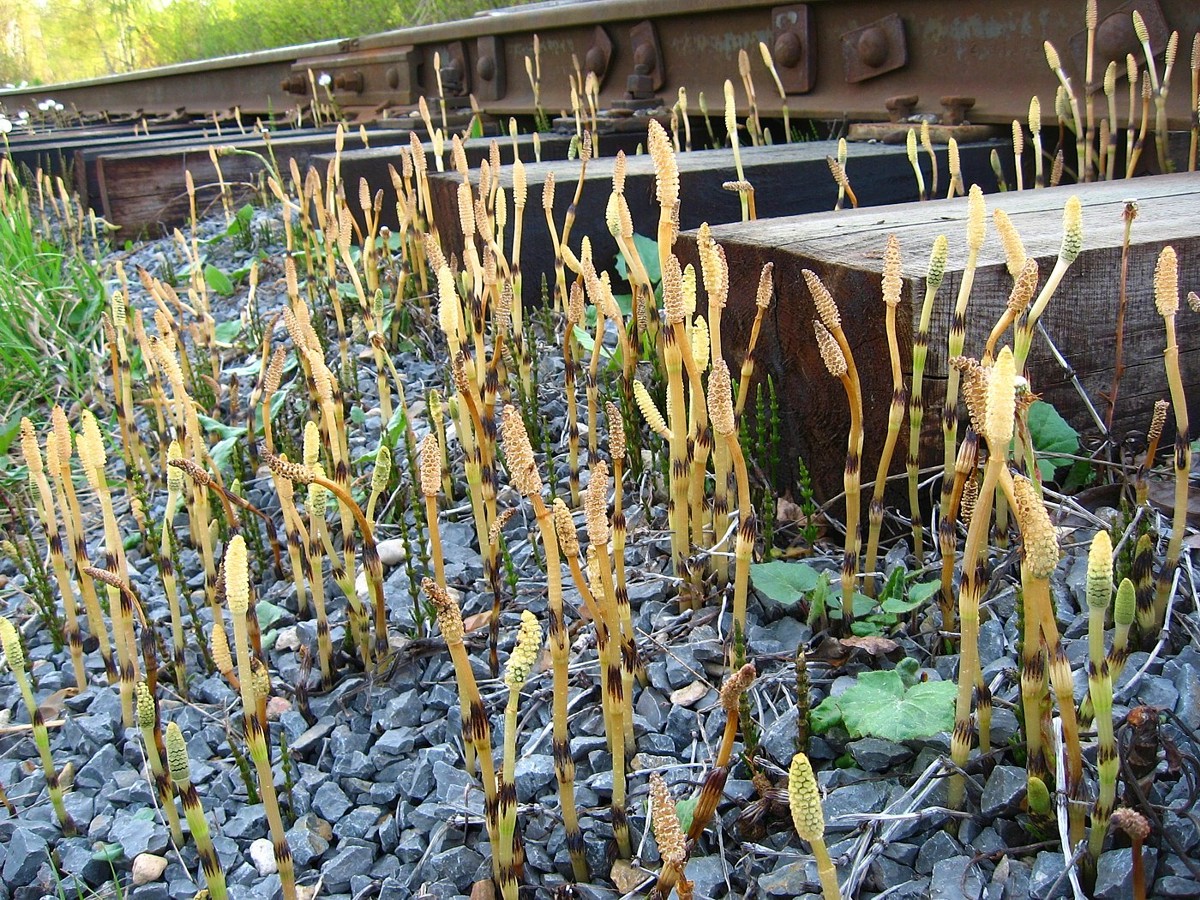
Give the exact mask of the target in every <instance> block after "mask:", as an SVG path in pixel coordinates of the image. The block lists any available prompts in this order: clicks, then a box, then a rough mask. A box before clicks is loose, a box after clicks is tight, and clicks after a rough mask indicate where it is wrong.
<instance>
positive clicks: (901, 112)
mask: <svg viewBox="0 0 1200 900" xmlns="http://www.w3.org/2000/svg"><path fill="white" fill-rule="evenodd" d="M918 99H919V98H918V97H917V95H916V94H903V95H901V96H899V97H888V98H887V99H886V100H884V101H883V105H884V106H885V107H887V111H888V119H889V120H891V121H892V122H903V121H904V120H905V119H907V118H908V117H909V116H911V115H912V114H913V112H914V111H915V110H916V108H917V100H918Z"/></svg>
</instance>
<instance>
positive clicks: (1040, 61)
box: [0, 0, 1200, 128]
mask: <svg viewBox="0 0 1200 900" xmlns="http://www.w3.org/2000/svg"><path fill="white" fill-rule="evenodd" d="M1082 7H1083V4H1082V3H1080V2H1078V0H1052V2H1044V0H1010V2H1005V3H994V2H985V0H920V2H913V0H907V2H905V0H893V2H887V0H838V2H833V0H818V2H810V3H797V4H787V5H780V4H777V3H766V2H760V0H663V2H658V3H645V2H635V0H589V2H577V3H543V4H532V5H530V6H524V7H518V8H515V9H511V10H503V11H497V12H491V13H487V14H483V15H480V16H476V17H474V18H471V19H466V20H463V21H458V22H451V23H447V24H442V25H431V26H423V27H418V28H410V29H402V30H398V31H389V32H384V33H382V34H374V35H369V36H364V37H357V38H348V39H345V40H341V41H326V42H322V43H317V44H307V45H302V46H298V47H290V48H284V49H279V50H270V51H265V52H262V53H254V54H247V55H242V56H233V57H227V58H224V59H217V60H210V61H205V62H196V63H187V64H184V65H177V66H170V67H166V68H160V69H150V70H146V71H141V72H133V73H129V74H125V75H117V76H112V77H107V78H97V79H92V80H89V81H81V82H74V83H69V84H57V85H48V86H40V87H36V88H24V89H20V90H6V91H0V104H3V106H4V108H5V109H6V110H8V111H9V114H10V115H11V114H14V113H16V112H18V111H19V110H21V109H25V110H27V111H29V112H30V114H31V115H32V116H34V117H35V119H40V120H42V121H44V123H45V124H47V125H50V124H53V123H55V122H56V121H61V122H70V121H73V120H83V121H93V122H94V121H97V120H103V119H104V118H105V117H107V118H108V119H109V120H111V119H113V118H125V119H134V120H139V119H140V118H141V117H147V118H151V119H153V118H159V117H163V116H170V117H175V118H177V119H182V118H189V117H190V118H202V119H206V118H211V117H212V115H213V114H214V113H216V114H217V115H218V116H219V117H225V118H226V119H231V118H232V116H233V114H234V110H235V109H238V110H240V113H241V115H242V116H243V117H244V118H245V119H246V120H247V121H252V118H253V117H265V116H267V115H269V114H274V115H276V116H283V115H285V113H286V112H287V111H289V110H294V109H296V108H298V107H299V108H303V107H305V106H307V105H309V104H310V103H311V101H312V100H313V92H314V90H315V91H316V92H317V95H318V98H319V99H320V100H321V101H322V102H325V101H327V100H328V99H329V98H332V101H333V102H334V103H336V104H337V106H338V108H339V109H340V110H341V112H342V114H343V115H344V116H345V118H346V119H347V120H348V121H352V122H358V121H366V122H375V121H378V120H383V119H389V118H396V117H404V116H407V115H408V114H409V113H410V112H411V111H412V110H413V109H414V108H415V106H416V104H417V102H418V99H419V98H420V97H422V96H424V97H427V98H430V100H431V101H432V99H433V98H435V97H438V96H439V95H444V96H445V98H446V101H447V103H448V104H449V105H451V106H452V107H453V106H460V107H461V106H466V105H468V104H469V98H471V97H474V99H475V101H476V103H477V104H478V105H479V107H480V108H481V109H483V110H484V111H486V112H487V113H490V114H493V115H496V116H510V115H532V114H534V112H535V111H536V110H537V108H538V107H541V108H542V109H545V110H548V111H550V112H551V114H555V113H558V112H559V111H563V110H566V111H569V110H570V109H571V96H570V86H569V77H570V76H571V75H572V74H573V73H575V72H576V71H577V70H578V71H582V72H583V73H585V74H587V73H591V74H593V75H595V77H596V79H597V81H598V85H599V91H598V97H599V101H600V106H601V108H602V109H605V110H617V109H622V108H624V109H626V110H629V109H631V108H638V107H640V108H646V107H653V106H654V105H655V104H656V103H658V104H662V105H666V106H670V105H671V104H673V103H674V102H675V100H676V98H677V96H678V92H679V90H680V89H681V88H684V89H686V91H687V93H688V96H689V98H690V99H689V102H690V104H691V107H690V109H691V111H692V112H693V113H694V112H696V111H697V106H696V104H697V103H698V100H699V96H700V94H701V93H702V92H703V93H704V94H705V96H706V98H707V100H708V104H709V105H710V106H711V107H712V108H714V109H716V108H718V107H719V106H720V104H721V95H722V84H723V82H724V80H725V79H726V78H732V79H734V82H735V84H736V83H737V79H738V54H739V52H740V51H743V50H745V51H746V52H748V53H749V54H750V57H751V62H752V67H753V70H754V72H753V74H754V78H755V81H756V83H757V88H758V106H759V110H760V112H761V114H763V115H767V116H779V115H780V114H781V112H782V105H783V101H782V100H781V98H780V96H779V93H778V91H777V90H776V88H775V86H774V85H773V83H772V80H771V78H770V77H769V76H768V74H767V71H766V69H765V68H764V67H763V66H762V64H761V61H760V59H759V51H758V45H759V43H760V42H761V43H764V44H765V45H766V46H767V47H768V48H770V49H771V51H772V54H773V57H774V61H775V64H776V66H777V68H778V72H779V76H780V82H781V85H782V87H783V89H784V91H785V92H786V102H787V104H788V106H789V108H790V111H791V113H792V114H793V115H795V116H797V117H798V118H801V117H802V118H816V119H849V120H852V121H857V120H863V121H872V120H879V119H887V118H888V114H889V110H888V108H887V106H886V103H887V101H888V100H889V99H890V98H915V99H914V100H913V101H912V103H908V104H901V105H900V106H899V107H893V110H892V112H895V111H896V109H897V108H898V109H901V110H906V111H910V112H911V111H914V110H915V111H917V112H923V113H929V114H932V115H935V116H938V117H944V116H949V117H950V118H951V119H954V118H956V117H959V116H961V113H962V109H963V103H962V102H961V101H962V100H964V99H967V100H972V101H973V104H971V105H969V106H968V107H967V109H968V110H969V112H968V113H967V114H968V115H969V117H970V119H971V120H972V121H974V122H980V123H985V124H999V125H1003V126H1008V125H1009V123H1011V121H1012V120H1013V119H1018V120H1024V119H1025V117H1026V115H1027V112H1028V105H1029V98H1030V96H1031V95H1033V94H1041V95H1042V96H1043V97H1046V98H1050V97H1053V95H1054V91H1055V88H1056V84H1057V83H1056V80H1055V78H1054V75H1053V73H1051V72H1050V70H1049V69H1048V68H1047V66H1046V64H1045V57H1044V54H1043V41H1051V42H1052V43H1053V44H1054V45H1055V46H1056V47H1057V48H1058V49H1059V51H1060V53H1061V54H1062V57H1063V63H1064V68H1065V70H1066V71H1067V73H1068V74H1069V75H1070V76H1071V77H1072V80H1073V83H1074V84H1075V85H1076V87H1077V88H1079V89H1082V87H1083V84H1084V60H1085V56H1086V31H1085V29H1084V27H1083V21H1082V12H1083V9H1082ZM1135 9H1136V10H1138V11H1140V12H1141V14H1142V16H1143V18H1144V20H1145V22H1146V26H1147V30H1148V33H1149V39H1150V41H1149V43H1150V47H1151V50H1152V52H1153V53H1155V54H1156V55H1161V54H1162V53H1163V52H1164V50H1165V48H1166V43H1167V40H1168V37H1169V35H1170V33H1171V31H1172V30H1177V31H1179V33H1180V35H1181V37H1182V39H1183V41H1182V46H1181V47H1180V54H1179V55H1180V66H1179V68H1181V69H1185V68H1186V65H1187V59H1186V56H1187V50H1188V47H1189V44H1188V39H1189V38H1190V36H1191V35H1192V34H1194V33H1195V32H1196V31H1197V29H1200V7H1197V6H1196V4H1195V3H1193V2H1190V0H1133V2H1128V3H1124V4H1120V5H1118V4H1115V3H1111V2H1109V3H1101V4H1100V18H1099V21H1098V26H1097V29H1096V59H1097V70H1096V76H1095V78H1094V81H1095V82H1096V86H1097V87H1099V79H1100V78H1101V77H1102V74H1103V70H1104V67H1105V65H1106V64H1107V62H1108V61H1109V60H1115V61H1117V62H1118V64H1119V65H1120V66H1121V67H1122V69H1123V66H1124V62H1125V57H1126V54H1130V53H1132V54H1133V55H1134V56H1135V58H1136V59H1138V60H1139V61H1141V60H1142V54H1143V49H1142V47H1141V44H1140V43H1139V41H1138V39H1137V37H1136V35H1135V34H1134V32H1133V29H1132V27H1131V25H1130V14H1131V13H1132V12H1133V11H1134V10H1135ZM535 40H536V42H537V44H538V45H539V46H538V52H536V53H535ZM535 57H536V59H537V60H538V62H539V64H540V74H541V77H540V79H538V82H539V83H538V96H536V97H535V94H534V86H533V84H532V83H531V80H530V79H529V78H528V77H527V75H526V63H525V60H526V58H528V59H530V60H534V59H535ZM322 75H327V76H328V85H327V87H324V86H321V85H320V84H319V82H320V81H321V80H322V79H321V76H322ZM439 75H440V82H439ZM1181 80H1184V81H1186V73H1185V75H1184V78H1183V79H1181ZM439 87H440V90H439ZM739 93H740V91H739ZM943 98H946V99H947V100H948V101H949V102H948V103H947V107H946V108H943V106H942V99H943ZM46 100H50V101H53V102H54V103H57V104H61V106H62V107H63V109H62V111H61V112H59V113H57V115H56V111H55V110H50V111H47V112H48V114H44V115H39V112H40V111H39V110H38V109H37V106H38V103H39V102H43V103H44V102H45V101H46ZM1188 100H1189V98H1188V91H1187V89H1186V84H1185V85H1184V86H1183V87H1182V88H1180V89H1177V90H1175V91H1172V92H1171V95H1170V97H1169V100H1168V111H1169V115H1170V119H1171V123H1172V127H1179V128H1186V127H1188V125H1189V124H1190V119H1191V114H1192V112H1193V111H1192V110H1189V108H1188ZM739 103H740V104H744V97H741V98H740V100H739ZM1043 108H1044V109H1045V110H1046V111H1047V113H1052V112H1053V105H1052V104H1044V106H1043ZM742 112H743V113H744V112H745V109H744V108H743V109H742ZM39 124H41V122H39Z"/></svg>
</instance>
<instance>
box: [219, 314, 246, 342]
mask: <svg viewBox="0 0 1200 900" xmlns="http://www.w3.org/2000/svg"><path fill="white" fill-rule="evenodd" d="M213 332H214V334H215V335H216V338H217V343H218V344H232V343H233V341H234V339H235V338H236V337H237V336H238V335H239V334H241V333H242V322H241V319H230V320H229V321H228V322H222V323H221V324H219V325H218V326H217V327H216V328H215V329H213Z"/></svg>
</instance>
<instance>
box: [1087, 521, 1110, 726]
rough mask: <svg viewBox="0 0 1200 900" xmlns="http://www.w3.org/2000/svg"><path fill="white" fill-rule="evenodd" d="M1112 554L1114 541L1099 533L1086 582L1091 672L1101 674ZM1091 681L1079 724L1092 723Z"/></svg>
mask: <svg viewBox="0 0 1200 900" xmlns="http://www.w3.org/2000/svg"><path fill="white" fill-rule="evenodd" d="M1112 552H1113V548H1112V538H1111V537H1109V534H1108V532H1107V531H1105V530H1103V529H1101V530H1100V531H1097V532H1096V535H1095V537H1093V538H1092V545H1091V548H1090V549H1089V551H1088V565H1087V579H1086V582H1085V595H1086V597H1087V608H1088V664H1089V669H1088V671H1089V673H1090V672H1091V671H1092V670H1095V671H1096V672H1099V671H1100V669H1101V668H1102V667H1103V665H1104V663H1105V654H1104V620H1105V617H1106V616H1107V615H1108V605H1109V602H1110V601H1111V600H1112V592H1113V585H1112V579H1113V561H1112ZM1090 681H1091V679H1090V674H1089V689H1088V693H1089V697H1085V698H1084V702H1083V703H1082V704H1080V713H1079V719H1080V724H1087V723H1088V722H1090V721H1091V710H1090V704H1089V703H1088V700H1089V699H1090V694H1091V688H1090ZM1110 690H1111V686H1110Z"/></svg>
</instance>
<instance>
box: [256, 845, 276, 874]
mask: <svg viewBox="0 0 1200 900" xmlns="http://www.w3.org/2000/svg"><path fill="white" fill-rule="evenodd" d="M250 861H251V862H253V863H254V868H255V869H256V870H257V871H258V874H259V875H260V876H261V877H263V878H266V877H267V876H268V875H273V874H275V872H277V871H279V867H278V866H277V865H276V863H275V848H274V847H273V846H271V842H270V841H269V840H267V839H266V838H259V839H258V840H256V841H255V842H254V843H253V844H251V845H250Z"/></svg>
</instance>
